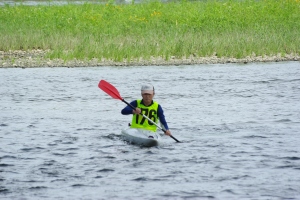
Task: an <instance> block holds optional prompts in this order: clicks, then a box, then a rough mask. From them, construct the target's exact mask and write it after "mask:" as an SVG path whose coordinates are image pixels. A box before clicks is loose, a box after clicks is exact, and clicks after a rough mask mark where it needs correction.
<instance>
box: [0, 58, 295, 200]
mask: <svg viewBox="0 0 300 200" xmlns="http://www.w3.org/2000/svg"><path fill="white" fill-rule="evenodd" d="M101 79H105V80H106V81H108V82H110V83H111V84H113V85H114V86H115V87H116V88H117V89H118V90H119V92H120V94H121V96H122V97H123V98H124V99H125V100H127V101H131V100H134V99H136V98H139V97H140V86H141V84H143V83H148V82H150V83H152V84H153V85H154V86H155V88H156V95H155V100H157V101H158V102H159V103H160V104H161V105H162V107H163V109H164V111H165V116H166V119H167V121H168V125H169V127H170V129H171V131H172V134H173V136H174V137H176V138H177V139H178V140H180V141H182V143H176V142H175V141H174V140H173V139H172V138H170V137H168V136H164V137H163V142H162V144H161V145H160V146H158V147H151V148H145V147H140V146H134V145H130V144H127V143H126V142H124V141H122V140H121V138H120V131H121V129H122V128H125V127H126V125H127V123H128V122H129V121H130V120H131V119H130V116H123V115H121V114H120V111H121V109H122V108H123V107H124V106H125V104H124V103H123V102H122V101H119V100H115V99H113V98H111V97H110V96H108V95H107V94H106V93H104V92H103V91H102V90H100V89H99V88H98V87H97V85H98V82H99V81H100V80H101ZM0 95H1V99H0V111H1V112H0V145H1V146H0V199H30V200H31V199H172V200H173V199H300V112H299V108H300V63H299V62H279V63H252V64H247V65H244V64H242V65H241V64H223V65H221V64H220V65H218V64H217V65H201V66H199V65H198V66H197V65H195V66H192V65H191V66H143V67H86V68H32V69H14V68H10V69H0Z"/></svg>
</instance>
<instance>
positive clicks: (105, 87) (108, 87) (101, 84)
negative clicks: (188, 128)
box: [98, 80, 180, 142]
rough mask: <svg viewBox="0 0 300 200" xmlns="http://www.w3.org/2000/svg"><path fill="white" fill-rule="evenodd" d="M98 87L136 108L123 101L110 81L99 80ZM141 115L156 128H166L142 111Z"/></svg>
mask: <svg viewBox="0 0 300 200" xmlns="http://www.w3.org/2000/svg"><path fill="white" fill-rule="evenodd" d="M98 87H99V88H100V89H101V90H103V91H104V92H105V93H107V94H108V95H110V96H111V97H112V98H114V99H119V100H121V101H123V102H124V103H126V104H127V105H128V106H130V107H131V108H132V109H134V110H135V109H136V108H135V107H133V106H132V105H131V104H130V103H128V102H127V101H125V100H124V99H123V98H122V97H121V95H120V93H119V91H118V90H117V89H116V88H115V87H114V86H113V85H111V84H110V83H108V82H107V81H105V80H101V81H100V82H99V84H98ZM141 115H143V117H144V118H146V119H147V120H148V121H149V122H151V123H153V124H155V125H156V126H157V128H159V129H160V130H162V131H163V132H164V133H166V130H164V129H163V128H162V127H160V126H159V125H158V124H157V123H155V122H154V121H152V120H151V119H150V118H149V117H147V116H146V115H144V114H143V113H141ZM170 137H171V138H173V139H174V140H175V141H176V142H180V141H179V140H177V139H176V138H175V137H173V136H172V135H170Z"/></svg>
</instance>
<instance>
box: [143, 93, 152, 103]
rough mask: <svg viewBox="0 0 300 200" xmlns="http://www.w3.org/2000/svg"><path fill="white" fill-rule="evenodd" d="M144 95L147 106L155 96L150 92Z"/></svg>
mask: <svg viewBox="0 0 300 200" xmlns="http://www.w3.org/2000/svg"><path fill="white" fill-rule="evenodd" d="M142 97H143V100H144V104H145V105H146V106H148V105H150V104H151V102H152V100H153V97H154V94H148V93H145V94H142Z"/></svg>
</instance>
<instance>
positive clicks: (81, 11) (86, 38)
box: [0, 0, 300, 61]
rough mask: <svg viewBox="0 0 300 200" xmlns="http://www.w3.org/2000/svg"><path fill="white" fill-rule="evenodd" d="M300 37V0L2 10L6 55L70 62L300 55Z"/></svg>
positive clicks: (1, 38) (1, 34)
mask: <svg viewBox="0 0 300 200" xmlns="http://www.w3.org/2000/svg"><path fill="white" fill-rule="evenodd" d="M299 35H300V1H299V0H282V1H277V0H265V1H254V0H245V1H234V0H228V1H205V2H202V1H197V2H194V1H193V2H190V1H186V0H182V1H172V2H168V3H162V2H159V1H149V2H145V3H140V4H135V3H134V2H133V3H132V4H124V5H117V4H115V3H114V1H109V2H108V3H107V4H92V3H85V4H83V5H74V4H71V3H70V4H67V5H63V6H58V5H51V6H49V5H48V6H43V5H38V6H24V5H20V6H8V5H6V6H4V7H0V44H1V46H0V50H2V51H7V50H18V49H23V50H28V49H37V48H40V49H51V50H53V51H52V53H51V54H50V55H49V57H50V58H62V59H65V60H68V59H73V58H77V59H92V58H99V59H101V58H106V59H112V60H116V61H121V60H123V59H127V60H130V59H132V58H135V59H139V58H141V57H142V58H150V57H151V56H154V57H158V56H161V57H164V58H166V59H169V58H170V57H171V56H176V57H177V58H182V57H184V56H190V55H197V56H211V55H215V54H216V55H217V56H219V57H221V56H226V57H236V58H241V57H246V56H249V55H251V54H252V53H255V54H256V55H270V54H277V53H300V37H299Z"/></svg>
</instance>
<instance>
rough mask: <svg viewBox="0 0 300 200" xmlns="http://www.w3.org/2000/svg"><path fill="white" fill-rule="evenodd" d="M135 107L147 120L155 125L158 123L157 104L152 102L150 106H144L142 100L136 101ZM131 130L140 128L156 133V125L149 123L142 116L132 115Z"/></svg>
mask: <svg viewBox="0 0 300 200" xmlns="http://www.w3.org/2000/svg"><path fill="white" fill-rule="evenodd" d="M137 107H138V108H140V109H141V113H142V114H144V115H146V116H147V117H148V118H149V119H151V120H152V121H153V122H155V123H157V121H158V115H157V110H158V103H157V102H155V101H153V103H152V104H151V105H150V106H145V105H144V104H142V100H137ZM130 127H131V128H142V129H146V130H149V131H153V132H155V131H156V128H157V127H156V125H155V124H152V123H151V122H149V121H148V120H147V119H146V118H144V117H143V115H136V114H133V116H132V121H131V126H130Z"/></svg>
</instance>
